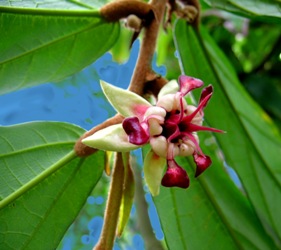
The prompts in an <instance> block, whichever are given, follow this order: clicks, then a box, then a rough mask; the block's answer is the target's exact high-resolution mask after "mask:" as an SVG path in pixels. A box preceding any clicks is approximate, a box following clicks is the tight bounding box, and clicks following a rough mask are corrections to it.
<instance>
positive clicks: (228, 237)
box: [154, 132, 276, 250]
mask: <svg viewBox="0 0 281 250" xmlns="http://www.w3.org/2000/svg"><path fill="white" fill-rule="evenodd" d="M202 134H203V132H202V133H199V135H200V141H201V147H202V150H203V151H204V153H205V154H207V155H209V156H211V158H212V161H213V163H212V165H211V166H210V167H209V168H208V170H206V171H205V172H204V173H203V174H202V175H201V176H200V177H198V178H194V174H195V171H194V168H195V164H194V163H193V160H192V157H187V158H178V159H177V162H178V164H179V165H181V166H183V167H185V169H186V170H187V172H188V175H189V177H190V187H189V188H188V189H186V190H185V189H180V188H164V187H162V188H161V190H160V195H159V196H156V197H155V198H154V201H155V205H156V207H157V211H158V213H159V218H160V221H161V224H162V228H163V231H164V234H165V240H166V243H167V245H168V248H169V249H179V250H184V249H195V250H196V249H198V250H199V249H268V250H270V249H276V248H275V246H274V243H273V242H272V239H270V238H269V237H268V236H267V235H266V233H265V231H264V229H263V227H262V225H261V223H260V221H259V220H258V218H257V216H256V214H255V212H254V210H253V209H252V208H251V205H250V203H249V202H248V200H247V199H246V197H245V196H244V195H243V194H242V192H241V191H240V190H238V189H237V187H236V186H235V185H234V183H233V182H232V181H231V180H230V178H229V176H228V175H227V173H226V170H225V168H224V167H223V164H222V161H221V160H220V159H218V158H217V156H216V153H217V152H218V151H217V150H218V149H217V147H216V146H215V144H214V141H213V139H212V138H211V136H210V135H203V136H202ZM207 141H209V142H210V141H213V143H211V145H210V144H209V143H208V144H209V146H208V147H206V146H204V142H207Z"/></svg>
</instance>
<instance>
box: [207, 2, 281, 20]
mask: <svg viewBox="0 0 281 250" xmlns="http://www.w3.org/2000/svg"><path fill="white" fill-rule="evenodd" d="M204 2H206V3H207V4H209V5H211V6H212V7H213V8H220V9H223V10H226V11H229V12H233V13H236V14H238V15H242V16H247V17H250V18H258V19H261V20H263V21H270V22H277V23H281V19H280V18H281V11H280V10H281V3H280V1H278V0H272V1H268V0H255V1H254V0H247V1H245V0H230V1H229V0H204Z"/></svg>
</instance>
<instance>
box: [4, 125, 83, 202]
mask: <svg viewBox="0 0 281 250" xmlns="http://www.w3.org/2000/svg"><path fill="white" fill-rule="evenodd" d="M83 132H84V130H83V129H81V128H79V127H77V126H74V125H70V124H67V123H60V122H33V123H25V124H20V125H14V126H8V127H0V145H1V146H0V171H1V175H0V198H1V200H2V199H4V198H5V197H7V196H8V195H10V194H12V193H13V192H15V191H16V190H17V189H19V188H20V187H22V186H23V185H25V184H26V183H28V182H29V181H30V180H32V179H33V178H35V177H36V176H37V175H39V174H40V173H42V172H43V171H45V170H46V169H47V168H49V167H50V166H52V165H53V164H55V163H56V162H57V161H59V160H60V159H61V158H63V157H64V156H66V155H67V154H68V153H69V152H70V151H72V149H73V145H74V143H75V141H76V140H77V139H78V138H79V136H80V135H81V134H82V133H83Z"/></svg>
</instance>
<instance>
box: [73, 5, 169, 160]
mask: <svg viewBox="0 0 281 250" xmlns="http://www.w3.org/2000/svg"><path fill="white" fill-rule="evenodd" d="M166 3H167V1H166V0H152V1H151V2H150V3H149V4H147V3H144V2H140V1H136V0H133V1H132V0H119V1H114V2H112V3H109V4H107V5H105V6H104V7H103V8H101V14H102V15H103V16H104V17H105V18H106V19H107V20H109V21H117V20H119V19H120V18H123V17H127V16H128V15H130V14H135V15H137V16H139V17H140V18H145V17H146V18H148V19H149V20H148V22H145V23H147V27H144V31H143V32H144V37H143V41H142V44H141V48H140V51H139V56H138V60H137V63H136V67H135V70H134V73H133V76H132V79H131V83H130V85H129V90H130V91H132V92H135V93H136V94H138V95H140V96H143V95H144V94H145V93H149V92H150V93H152V94H154V95H157V94H158V92H159V90H160V89H161V87H162V86H163V85H164V84H165V83H166V82H167V80H165V79H164V78H161V77H159V76H158V75H156V74H155V73H154V72H153V71H152V70H151V62H152V58H153V55H154V52H155V47H156V42H157V37H158V32H159V28H160V24H161V22H162V19H163V16H164V12H165V6H166ZM149 13H150V14H149ZM151 13H154V15H152V16H151ZM152 17H153V18H152ZM151 18H152V19H151ZM150 19H151V20H150ZM153 83H155V87H152V86H154V84H153ZM122 120H123V117H122V116H120V115H118V114H117V115H116V116H114V117H112V118H109V119H108V120H106V121H105V122H103V123H101V124H99V125H98V126H96V127H94V128H93V129H91V130H90V131H88V132H86V133H85V134H84V135H83V136H82V137H81V138H79V140H78V141H77V142H76V144H75V147H74V150H75V152H76V154H77V155H78V156H80V157H86V156H89V155H91V154H93V153H94V152H96V149H94V148H91V147H88V146H86V145H84V144H83V143H82V140H83V139H84V138H86V137H88V136H90V135H92V134H94V133H95V132H97V131H98V130H101V129H103V128H106V127H108V126H110V125H114V124H118V123H121V122H122Z"/></svg>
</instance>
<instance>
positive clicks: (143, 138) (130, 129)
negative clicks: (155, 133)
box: [122, 117, 149, 145]
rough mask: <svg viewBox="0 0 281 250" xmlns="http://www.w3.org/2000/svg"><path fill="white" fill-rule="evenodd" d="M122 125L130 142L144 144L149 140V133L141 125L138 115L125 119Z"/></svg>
mask: <svg viewBox="0 0 281 250" xmlns="http://www.w3.org/2000/svg"><path fill="white" fill-rule="evenodd" d="M122 126H123V128H124V130H125V132H126V134H127V135H128V137H129V142H130V143H132V144H135V145H143V144H145V143H147V142H148V140H149V134H148V133H147V131H145V129H144V128H143V127H142V126H141V124H140V121H139V119H138V118H137V117H130V118H126V119H124V121H123V123H122Z"/></svg>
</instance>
